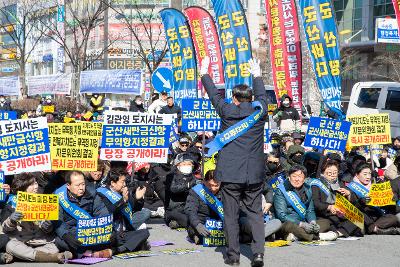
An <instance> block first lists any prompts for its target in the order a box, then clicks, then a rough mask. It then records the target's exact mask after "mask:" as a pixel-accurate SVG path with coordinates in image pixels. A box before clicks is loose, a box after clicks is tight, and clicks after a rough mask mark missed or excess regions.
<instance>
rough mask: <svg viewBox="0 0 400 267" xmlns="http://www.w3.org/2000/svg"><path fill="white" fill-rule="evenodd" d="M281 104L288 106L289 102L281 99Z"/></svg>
mask: <svg viewBox="0 0 400 267" xmlns="http://www.w3.org/2000/svg"><path fill="white" fill-rule="evenodd" d="M282 104H283V106H285V107H289V106H290V102H289V101H283V102H282Z"/></svg>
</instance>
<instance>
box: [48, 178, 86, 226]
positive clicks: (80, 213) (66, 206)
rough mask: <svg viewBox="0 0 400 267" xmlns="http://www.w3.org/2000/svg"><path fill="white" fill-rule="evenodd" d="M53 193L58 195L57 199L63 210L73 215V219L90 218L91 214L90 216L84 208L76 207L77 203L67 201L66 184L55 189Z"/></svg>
mask: <svg viewBox="0 0 400 267" xmlns="http://www.w3.org/2000/svg"><path fill="white" fill-rule="evenodd" d="M55 193H56V194H57V195H58V200H59V203H60V205H61V207H62V208H63V210H64V211H65V212H67V213H68V214H69V215H71V216H72V217H74V219H75V220H77V221H78V220H79V219H90V218H92V216H90V215H89V213H87V211H86V210H84V209H81V208H80V207H78V205H76V204H74V203H72V202H71V201H69V199H68V193H67V185H63V186H61V187H60V188H58V189H57V190H56V192H55Z"/></svg>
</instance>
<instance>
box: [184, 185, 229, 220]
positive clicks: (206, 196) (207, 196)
mask: <svg viewBox="0 0 400 267" xmlns="http://www.w3.org/2000/svg"><path fill="white" fill-rule="evenodd" d="M192 189H193V191H194V192H196V194H197V195H198V196H199V197H200V198H201V200H203V202H204V203H206V204H207V206H209V207H210V208H211V209H212V210H213V211H215V212H216V213H217V214H218V216H219V217H220V218H221V220H224V208H223V206H222V203H221V201H219V199H218V198H217V197H216V196H214V195H213V194H212V193H211V192H210V190H209V189H208V188H207V186H204V185H203V184H198V185H196V186H194V187H192Z"/></svg>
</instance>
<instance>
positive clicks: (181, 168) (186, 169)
mask: <svg viewBox="0 0 400 267" xmlns="http://www.w3.org/2000/svg"><path fill="white" fill-rule="evenodd" d="M178 170H179V171H180V172H181V173H183V174H191V173H192V171H193V166H179V167H178Z"/></svg>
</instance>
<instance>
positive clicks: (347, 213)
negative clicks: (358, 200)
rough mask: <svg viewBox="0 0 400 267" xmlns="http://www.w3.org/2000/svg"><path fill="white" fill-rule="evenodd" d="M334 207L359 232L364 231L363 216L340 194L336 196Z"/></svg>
mask: <svg viewBox="0 0 400 267" xmlns="http://www.w3.org/2000/svg"><path fill="white" fill-rule="evenodd" d="M335 207H336V208H338V209H339V210H340V211H341V212H342V213H343V214H344V217H345V218H346V219H347V220H349V221H351V222H352V223H354V225H356V226H357V227H358V228H360V229H361V230H363V229H364V214H363V213H362V212H361V211H360V210H359V209H357V208H356V207H355V206H354V205H353V204H351V203H350V201H348V200H347V199H346V198H345V197H344V196H342V195H341V194H336V200H335Z"/></svg>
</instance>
